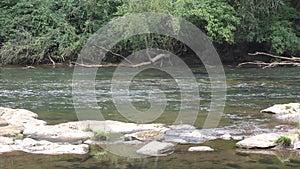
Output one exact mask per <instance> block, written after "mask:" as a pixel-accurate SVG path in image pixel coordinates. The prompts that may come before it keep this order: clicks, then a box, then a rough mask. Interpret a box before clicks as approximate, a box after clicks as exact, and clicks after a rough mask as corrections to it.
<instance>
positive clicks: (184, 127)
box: [169, 124, 196, 130]
mask: <svg viewBox="0 0 300 169" xmlns="http://www.w3.org/2000/svg"><path fill="white" fill-rule="evenodd" d="M169 128H170V129H172V130H196V127H195V126H192V125H189V124H179V125H171V126H169Z"/></svg>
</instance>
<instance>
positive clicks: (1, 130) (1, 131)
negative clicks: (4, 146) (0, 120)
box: [0, 125, 24, 137]
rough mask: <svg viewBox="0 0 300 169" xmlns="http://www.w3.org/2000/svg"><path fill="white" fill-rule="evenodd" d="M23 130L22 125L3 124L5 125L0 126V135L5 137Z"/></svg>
mask: <svg viewBox="0 0 300 169" xmlns="http://www.w3.org/2000/svg"><path fill="white" fill-rule="evenodd" d="M23 130H24V127H22V126H13V125H9V126H5V127H0V136H7V137H14V136H16V135H18V134H20V133H22V131H23Z"/></svg>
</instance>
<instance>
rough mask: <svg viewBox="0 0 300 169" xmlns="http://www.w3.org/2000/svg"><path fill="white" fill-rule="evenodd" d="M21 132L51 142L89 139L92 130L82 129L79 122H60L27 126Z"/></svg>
mask: <svg viewBox="0 0 300 169" xmlns="http://www.w3.org/2000/svg"><path fill="white" fill-rule="evenodd" d="M23 134H24V135H25V136H26V137H30V138H34V139H38V140H48V141H53V142H69V143H73V142H78V141H84V140H87V139H89V138H90V137H92V136H93V133H92V132H86V131H84V130H83V129H82V128H81V126H80V124H79V123H71V122H70V123H62V124H57V125H45V126H39V127H34V126H32V127H27V128H25V130H24V132H23Z"/></svg>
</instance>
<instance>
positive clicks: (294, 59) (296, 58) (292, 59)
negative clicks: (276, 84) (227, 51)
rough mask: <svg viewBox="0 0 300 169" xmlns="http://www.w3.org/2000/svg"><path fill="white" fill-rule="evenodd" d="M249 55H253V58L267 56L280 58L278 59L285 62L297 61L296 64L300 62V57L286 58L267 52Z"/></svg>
mask: <svg viewBox="0 0 300 169" xmlns="http://www.w3.org/2000/svg"><path fill="white" fill-rule="evenodd" d="M248 55H251V56H256V55H265V56H270V57H273V58H278V59H284V60H291V61H295V62H300V57H284V56H277V55H272V54H270V53H265V52H255V53H248Z"/></svg>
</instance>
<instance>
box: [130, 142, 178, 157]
mask: <svg viewBox="0 0 300 169" xmlns="http://www.w3.org/2000/svg"><path fill="white" fill-rule="evenodd" d="M174 150H175V145H174V144H172V143H165V142H158V141H152V142H150V143H148V144H146V145H145V146H143V147H142V148H140V149H138V150H137V151H136V153H138V154H141V155H147V156H166V155H168V154H171V153H173V151H174Z"/></svg>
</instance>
